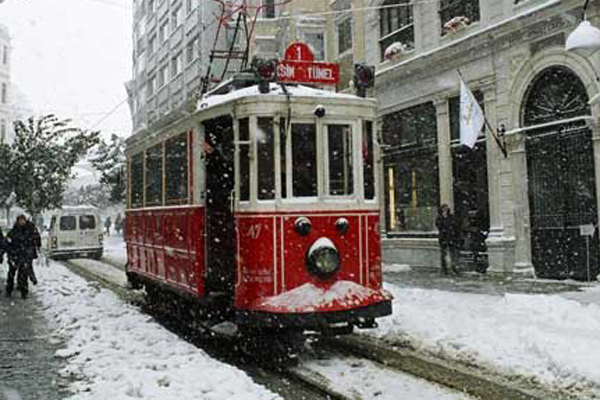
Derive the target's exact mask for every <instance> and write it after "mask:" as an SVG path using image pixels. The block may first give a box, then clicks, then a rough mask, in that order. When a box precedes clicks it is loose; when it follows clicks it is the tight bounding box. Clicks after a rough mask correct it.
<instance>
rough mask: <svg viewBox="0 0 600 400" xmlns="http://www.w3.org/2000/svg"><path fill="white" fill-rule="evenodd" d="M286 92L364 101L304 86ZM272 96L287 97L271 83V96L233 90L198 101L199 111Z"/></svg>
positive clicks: (252, 88) (253, 90)
mask: <svg viewBox="0 0 600 400" xmlns="http://www.w3.org/2000/svg"><path fill="white" fill-rule="evenodd" d="M286 90H287V93H289V94H290V96H292V97H326V98H329V99H337V100H351V99H355V100H362V99H360V98H359V97H356V96H354V95H351V94H344V93H335V92H329V91H325V90H319V89H313V88H311V87H308V86H302V85H297V86H293V85H290V86H286ZM271 95H278V96H285V95H286V92H284V90H283V89H282V88H281V85H279V84H276V83H271V84H270V92H269V94H261V93H260V92H259V91H258V86H256V85H254V86H250V87H247V88H243V89H239V90H233V91H231V92H229V93H227V94H212V95H205V96H204V97H203V98H202V99H200V100H199V101H198V105H197V110H206V109H208V108H211V107H215V106H218V105H222V104H225V103H228V102H230V101H235V100H239V99H241V98H242V97H246V96H263V98H264V96H271Z"/></svg>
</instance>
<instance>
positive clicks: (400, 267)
mask: <svg viewBox="0 0 600 400" xmlns="http://www.w3.org/2000/svg"><path fill="white" fill-rule="evenodd" d="M383 270H384V272H392V273H401V272H410V271H412V268H411V267H410V265H408V264H383Z"/></svg>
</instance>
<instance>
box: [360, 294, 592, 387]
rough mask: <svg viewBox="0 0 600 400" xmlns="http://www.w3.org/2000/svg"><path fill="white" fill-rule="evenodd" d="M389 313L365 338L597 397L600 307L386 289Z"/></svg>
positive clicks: (556, 299) (551, 299)
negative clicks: (390, 304)
mask: <svg viewBox="0 0 600 400" xmlns="http://www.w3.org/2000/svg"><path fill="white" fill-rule="evenodd" d="M386 289H387V290H389V291H390V292H392V294H393V295H394V302H393V308H394V313H393V315H392V316H391V317H388V318H382V319H380V320H379V321H378V322H379V325H380V327H379V328H378V329H377V330H373V331H366V332H367V334H369V335H374V336H376V337H379V338H384V339H386V340H388V341H391V342H394V343H402V342H404V343H406V342H407V341H408V342H410V343H411V344H412V345H414V346H416V347H417V348H418V349H419V350H423V351H426V352H432V353H435V354H438V355H441V356H443V357H446V358H451V359H458V360H461V361H465V362H467V363H469V364H471V363H472V364H475V365H479V366H484V367H486V368H489V369H494V370H499V371H500V372H503V373H506V374H517V375H521V376H526V377H528V378H534V379H537V380H539V381H541V382H542V383H543V384H545V385H548V386H551V387H555V388H559V389H562V390H568V391H571V392H575V393H580V394H583V393H587V394H588V395H590V396H591V394H592V393H594V394H596V395H600V355H599V354H600V306H598V305H597V304H582V303H580V302H577V301H574V300H570V299H566V298H564V297H561V296H559V295H523V294H506V295H504V296H489V295H480V294H470V293H453V292H444V291H440V290H429V289H419V288H399V287H398V286H395V285H386Z"/></svg>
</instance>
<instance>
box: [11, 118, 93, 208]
mask: <svg viewBox="0 0 600 400" xmlns="http://www.w3.org/2000/svg"><path fill="white" fill-rule="evenodd" d="M98 136H99V132H88V131H84V130H82V129H79V128H76V127H73V126H72V125H71V121H70V120H61V119H59V118H57V117H56V116H54V115H46V116H42V117H31V118H29V119H28V120H27V121H16V122H15V140H14V143H13V144H12V146H11V153H12V155H11V161H12V162H11V164H10V178H11V186H12V188H13V192H14V193H15V200H16V204H18V205H19V206H21V207H22V208H23V209H25V210H26V211H27V212H28V213H29V214H31V215H32V216H36V215H39V214H40V213H41V212H42V211H44V210H46V209H49V208H54V207H60V206H61V205H62V200H63V193H64V192H65V189H66V187H67V183H68V182H69V180H70V179H71V178H72V177H73V172H72V168H73V166H74V165H75V164H76V163H77V161H79V159H80V158H81V157H83V156H84V155H85V154H86V153H87V152H88V150H89V149H90V148H91V147H93V146H95V145H96V144H97V143H98Z"/></svg>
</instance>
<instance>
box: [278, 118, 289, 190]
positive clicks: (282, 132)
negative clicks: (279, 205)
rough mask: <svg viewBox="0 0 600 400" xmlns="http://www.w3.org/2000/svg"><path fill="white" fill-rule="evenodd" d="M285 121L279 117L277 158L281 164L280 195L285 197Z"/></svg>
mask: <svg viewBox="0 0 600 400" xmlns="http://www.w3.org/2000/svg"><path fill="white" fill-rule="evenodd" d="M286 143H287V121H286V119H285V118H280V119H279V160H280V164H281V197H282V198H283V199H285V198H286V197H287V169H286V165H287V164H286V159H287V157H286V155H287V146H286Z"/></svg>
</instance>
